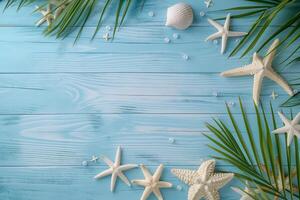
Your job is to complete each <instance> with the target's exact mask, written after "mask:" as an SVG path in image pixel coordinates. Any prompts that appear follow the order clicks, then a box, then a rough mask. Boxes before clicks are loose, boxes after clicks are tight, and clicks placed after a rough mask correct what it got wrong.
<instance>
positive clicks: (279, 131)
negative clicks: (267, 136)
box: [272, 126, 289, 134]
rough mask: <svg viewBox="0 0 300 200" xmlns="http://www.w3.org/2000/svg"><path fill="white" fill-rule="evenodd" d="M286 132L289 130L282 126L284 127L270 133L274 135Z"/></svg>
mask: <svg viewBox="0 0 300 200" xmlns="http://www.w3.org/2000/svg"><path fill="white" fill-rule="evenodd" d="M288 130H289V128H288V127H285V126H284V127H281V128H278V129H276V130H274V131H272V133H275V134H278V133H286V132H287V131H288Z"/></svg>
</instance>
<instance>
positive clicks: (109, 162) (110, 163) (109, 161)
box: [100, 156, 114, 167]
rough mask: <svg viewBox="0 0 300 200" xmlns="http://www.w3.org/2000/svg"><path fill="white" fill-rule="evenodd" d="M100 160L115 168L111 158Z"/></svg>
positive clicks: (104, 157)
mask: <svg viewBox="0 0 300 200" xmlns="http://www.w3.org/2000/svg"><path fill="white" fill-rule="evenodd" d="M100 159H101V160H102V161H103V162H105V163H106V164H107V165H108V166H109V167H113V166H114V163H113V162H112V161H111V160H110V159H109V158H107V157H106V156H100Z"/></svg>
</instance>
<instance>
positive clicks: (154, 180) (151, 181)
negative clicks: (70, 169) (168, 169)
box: [132, 165, 172, 200]
mask: <svg viewBox="0 0 300 200" xmlns="http://www.w3.org/2000/svg"><path fill="white" fill-rule="evenodd" d="M163 168H164V166H163V165H159V167H158V168H157V170H156V171H155V173H154V175H153V176H152V175H151V173H150V172H149V170H148V169H147V168H146V167H145V166H144V165H141V169H142V172H143V174H144V176H145V179H144V180H133V181H132V183H133V184H136V185H140V186H143V187H145V190H144V192H143V195H142V197H141V200H146V199H147V198H148V197H149V195H150V194H151V193H152V192H153V193H154V195H155V196H156V197H157V199H158V200H163V196H162V194H161V192H160V188H170V187H172V183H169V182H165V181H160V180H159V179H160V176H161V174H162V171H163Z"/></svg>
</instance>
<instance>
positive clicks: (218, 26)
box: [207, 19, 224, 31]
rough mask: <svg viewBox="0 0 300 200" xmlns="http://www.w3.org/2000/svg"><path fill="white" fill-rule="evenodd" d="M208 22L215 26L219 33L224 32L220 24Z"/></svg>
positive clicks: (209, 20)
mask: <svg viewBox="0 0 300 200" xmlns="http://www.w3.org/2000/svg"><path fill="white" fill-rule="evenodd" d="M207 21H208V22H209V23H210V24H211V25H212V26H214V27H215V28H216V29H217V30H218V31H222V30H223V29H224V28H223V26H221V25H220V24H219V23H218V22H216V21H214V20H212V19H207Z"/></svg>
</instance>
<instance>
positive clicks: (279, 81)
mask: <svg viewBox="0 0 300 200" xmlns="http://www.w3.org/2000/svg"><path fill="white" fill-rule="evenodd" d="M266 76H267V77H268V78H269V79H271V80H273V81H275V82H276V83H277V84H278V85H280V86H281V87H282V88H283V89H284V90H285V91H286V92H287V93H288V94H289V95H290V96H292V95H293V94H294V93H293V90H292V88H291V87H290V86H289V85H288V84H287V82H286V81H285V80H283V78H281V76H279V75H278V74H277V73H276V72H275V71H274V70H272V69H269V70H267V71H266Z"/></svg>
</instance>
